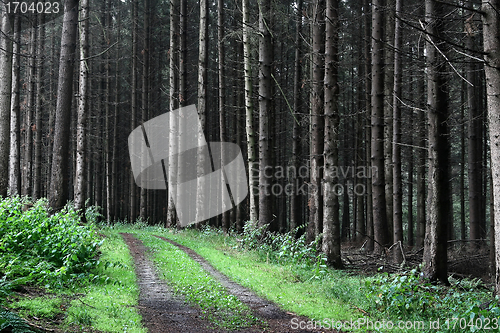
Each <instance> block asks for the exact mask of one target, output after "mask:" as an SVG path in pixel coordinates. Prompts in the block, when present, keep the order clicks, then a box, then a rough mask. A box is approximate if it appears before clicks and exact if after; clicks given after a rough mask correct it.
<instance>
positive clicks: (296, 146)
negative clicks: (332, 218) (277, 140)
mask: <svg viewBox="0 0 500 333" xmlns="http://www.w3.org/2000/svg"><path fill="white" fill-rule="evenodd" d="M302 3H303V1H302V0H299V1H298V2H297V12H296V18H295V19H296V24H297V25H296V28H295V29H296V30H295V60H294V67H295V68H294V78H293V111H294V119H293V129H292V139H293V144H292V145H293V146H292V166H293V168H294V173H293V177H292V179H291V184H292V191H291V192H292V194H291V196H290V230H291V231H292V232H295V229H296V228H297V227H299V226H300V225H301V224H302V200H301V199H303V197H302V196H301V195H300V193H299V188H300V184H301V183H302V178H301V177H300V174H299V172H298V171H299V170H300V158H301V155H302V144H301V132H302V131H301V122H300V121H299V117H301V116H300V113H301V112H300V111H301V110H300V109H301V96H300V95H301V93H300V80H301V76H302V64H301V57H302V50H301V48H302V38H301V36H300V34H301V30H302Z"/></svg>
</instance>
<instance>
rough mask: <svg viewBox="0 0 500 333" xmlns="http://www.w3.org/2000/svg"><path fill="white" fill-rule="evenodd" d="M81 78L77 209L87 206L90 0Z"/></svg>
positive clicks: (85, 7)
mask: <svg viewBox="0 0 500 333" xmlns="http://www.w3.org/2000/svg"><path fill="white" fill-rule="evenodd" d="M80 15H81V16H80V17H81V19H80V21H81V23H80V24H81V26H80V78H79V82H80V84H79V89H80V91H79V93H78V95H79V97H78V115H77V116H78V119H77V125H76V170H75V171H76V175H75V176H76V177H75V178H76V179H75V198H74V200H75V209H76V210H80V209H84V208H85V194H86V188H85V186H86V185H87V179H86V165H87V161H86V159H87V156H86V155H87V151H86V149H87V148H86V145H85V143H86V141H87V140H86V136H87V135H86V132H87V131H86V126H87V111H88V88H89V87H88V84H89V78H88V77H89V62H88V60H87V58H88V56H89V35H88V33H89V0H82V4H81V13H80Z"/></svg>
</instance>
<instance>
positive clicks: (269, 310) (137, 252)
mask: <svg viewBox="0 0 500 333" xmlns="http://www.w3.org/2000/svg"><path fill="white" fill-rule="evenodd" d="M122 236H123V238H124V240H125V242H126V243H127V245H128V247H129V249H130V254H131V255H132V257H133V259H134V263H135V272H136V275H137V283H138V285H139V290H140V294H139V312H140V314H141V316H142V318H143V319H142V320H143V323H144V326H145V327H147V328H148V330H149V332H150V333H163V332H168V333H170V332H179V333H188V332H189V333H191V332H193V333H197V332H228V331H226V330H224V329H221V328H217V327H214V325H213V324H211V323H210V322H208V321H206V320H204V319H202V314H201V311H200V310H199V309H197V308H195V307H193V306H191V305H189V304H188V303H187V302H186V301H185V300H184V299H183V297H181V296H179V295H177V294H174V292H173V291H172V289H171V288H169V287H168V285H167V284H166V283H165V282H164V281H163V280H161V279H159V278H158V275H157V273H156V270H155V267H154V264H153V263H152V262H151V261H150V260H149V259H148V258H147V255H146V248H145V247H144V245H143V244H142V242H141V241H140V240H139V239H137V238H135V237H134V236H133V235H132V234H126V233H124V234H122ZM156 237H158V238H160V239H162V240H164V241H167V242H169V243H171V244H173V245H175V246H177V247H178V248H179V249H181V250H182V251H184V252H186V253H187V254H188V255H189V256H190V257H191V258H192V259H194V260H195V261H196V262H198V263H199V264H200V265H201V266H202V267H203V269H205V270H206V271H207V272H208V273H209V274H211V275H212V276H213V277H214V278H215V279H216V280H218V281H219V283H221V284H222V285H223V286H224V287H225V288H226V289H227V291H228V292H229V293H230V294H232V295H235V296H236V297H238V299H240V300H241V301H242V302H243V303H245V304H247V305H248V306H249V307H250V309H251V310H252V311H253V313H254V315H255V316H257V317H259V318H261V319H262V320H263V321H264V322H265V323H266V325H265V326H263V327H251V328H247V329H244V330H239V331H238V332H242V333H254V332H274V333H285V332H294V333H301V332H336V331H330V330H324V329H322V330H300V329H292V325H291V323H292V319H293V318H297V319H295V320H300V321H305V322H306V321H307V320H308V319H307V318H305V317H300V316H297V315H294V314H292V313H289V312H285V311H283V310H281V309H280V308H279V307H277V306H276V305H275V304H273V303H272V302H269V301H268V300H265V299H263V298H261V297H259V296H257V295H256V294H255V293H254V292H253V291H251V290H249V289H248V288H245V287H243V286H241V285H239V284H237V283H235V282H234V281H232V280H230V279H229V278H228V277H227V276H225V275H224V274H222V273H220V272H219V271H217V270H216V269H215V268H214V267H213V266H212V265H211V264H210V263H208V262H207V261H206V260H205V259H204V258H203V257H201V256H200V255H198V254H197V253H196V252H194V251H193V250H191V249H190V248H188V247H185V246H183V245H180V244H178V243H176V242H174V241H171V240H169V239H166V238H164V237H161V236H156Z"/></svg>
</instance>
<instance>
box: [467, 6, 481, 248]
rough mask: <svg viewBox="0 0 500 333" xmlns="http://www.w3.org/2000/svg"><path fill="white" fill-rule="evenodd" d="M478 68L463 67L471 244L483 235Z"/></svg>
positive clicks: (469, 46) (471, 33)
mask: <svg viewBox="0 0 500 333" xmlns="http://www.w3.org/2000/svg"><path fill="white" fill-rule="evenodd" d="M466 6H467V8H472V7H473V4H472V1H468V2H467V3H466ZM472 19H473V16H471V17H469V18H468V19H467V20H466V21H465V24H466V26H465V32H466V39H465V47H466V48H467V49H469V50H474V49H475V46H474V44H475V43H474V31H473V29H472V27H471V26H470V25H471V22H469V20H472ZM477 71H478V66H477V64H476V63H475V62H474V61H472V60H469V62H468V64H467V73H466V76H467V81H469V82H470V83H471V84H467V110H468V147H467V148H468V149H467V156H468V158H467V165H468V170H467V176H468V181H469V187H468V188H469V191H468V192H469V193H468V194H469V224H470V234H469V238H470V239H471V240H476V239H480V238H482V235H484V234H486V232H485V230H484V231H482V230H481V228H480V227H481V219H482V196H483V184H482V180H483V176H482V142H481V141H482V140H481V139H482V135H481V126H482V124H481V122H482V119H481V112H480V110H481V108H480V107H479V105H478V103H479V99H478V98H477V97H478V88H477V84H478V82H477V81H478V80H476V76H477V73H476V72H477ZM471 244H472V245H473V246H478V245H479V244H478V243H474V242H471Z"/></svg>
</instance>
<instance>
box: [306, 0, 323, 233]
mask: <svg viewBox="0 0 500 333" xmlns="http://www.w3.org/2000/svg"><path fill="white" fill-rule="evenodd" d="M312 20H313V23H312V24H313V28H312V48H313V50H312V51H313V52H312V66H313V71H312V88H311V180H310V182H311V191H310V192H311V193H310V199H309V225H308V228H307V241H308V242H311V241H313V240H314V239H315V238H316V237H317V236H318V235H319V234H320V233H321V232H323V226H322V223H323V209H322V207H323V197H322V195H321V194H322V193H321V191H322V188H321V186H322V184H321V180H322V178H323V175H322V169H323V168H322V167H321V166H322V165H323V158H322V157H323V145H324V142H325V137H324V135H325V134H324V132H325V131H324V129H325V119H324V86H323V80H324V76H325V64H324V59H323V57H324V52H325V1H324V0H315V1H314V2H313V17H312Z"/></svg>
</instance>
